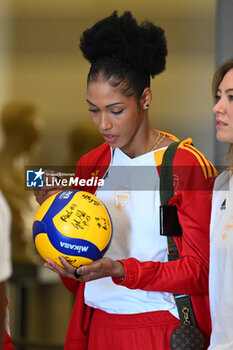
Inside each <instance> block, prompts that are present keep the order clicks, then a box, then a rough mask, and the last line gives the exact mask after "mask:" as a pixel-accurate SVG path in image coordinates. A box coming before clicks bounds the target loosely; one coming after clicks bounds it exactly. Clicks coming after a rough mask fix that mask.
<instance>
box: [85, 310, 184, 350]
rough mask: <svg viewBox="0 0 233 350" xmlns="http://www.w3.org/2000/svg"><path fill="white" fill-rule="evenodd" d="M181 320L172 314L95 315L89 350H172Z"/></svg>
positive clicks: (99, 311)
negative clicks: (173, 337) (173, 336)
mask: <svg viewBox="0 0 233 350" xmlns="http://www.w3.org/2000/svg"><path fill="white" fill-rule="evenodd" d="M178 326H180V321H179V320H178V319H177V318H176V317H174V316H173V315H172V314H171V313H170V312H168V311H154V312H146V313H140V314H133V315H115V314H108V313H106V312H104V311H101V310H98V309H96V310H95V311H94V314H93V316H92V320H91V325H90V334H89V342H88V350H170V349H171V347H170V337H171V334H172V332H173V330H174V329H175V328H176V327H178Z"/></svg>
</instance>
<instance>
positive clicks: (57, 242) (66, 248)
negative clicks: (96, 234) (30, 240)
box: [33, 221, 103, 260]
mask: <svg viewBox="0 0 233 350" xmlns="http://www.w3.org/2000/svg"><path fill="white" fill-rule="evenodd" d="M45 227H46V231H45V230H44V229H45ZM40 230H41V232H39V231H40ZM34 231H35V233H34ZM39 233H47V236H48V239H49V241H50V242H51V244H52V245H53V247H54V248H55V249H56V250H57V251H58V252H60V253H62V254H65V255H70V256H82V257H85V258H89V259H91V260H96V259H99V258H101V257H102V256H103V252H101V251H100V250H99V249H98V248H97V247H96V246H95V245H94V244H93V243H91V242H89V241H86V240H84V239H79V238H72V237H67V236H64V235H63V234H61V233H60V232H59V231H58V230H57V229H56V227H55V226H54V225H53V223H52V222H49V223H47V224H44V223H43V222H40V221H35V222H34V224H33V236H34V239H35V237H36V236H37V235H38V234H39Z"/></svg>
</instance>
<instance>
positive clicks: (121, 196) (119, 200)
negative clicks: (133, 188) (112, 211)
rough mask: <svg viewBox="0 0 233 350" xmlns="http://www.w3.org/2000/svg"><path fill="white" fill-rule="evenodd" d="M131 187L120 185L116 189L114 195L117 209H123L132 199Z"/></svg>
mask: <svg viewBox="0 0 233 350" xmlns="http://www.w3.org/2000/svg"><path fill="white" fill-rule="evenodd" d="M130 194H131V192H130V189H129V188H126V187H124V186H120V187H118V188H117V189H116V191H115V195H114V204H115V207H116V209H117V210H119V211H121V210H123V209H124V208H125V207H126V205H127V204H128V202H129V200H130Z"/></svg>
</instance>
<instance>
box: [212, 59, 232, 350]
mask: <svg viewBox="0 0 233 350" xmlns="http://www.w3.org/2000/svg"><path fill="white" fill-rule="evenodd" d="M212 86H213V94H214V97H215V102H216V104H215V106H214V107H213V111H214V113H215V115H216V128H217V139H218V141H221V142H228V143H229V149H228V152H227V156H226V161H227V163H228V168H227V170H225V171H224V172H222V173H221V174H220V175H219V176H218V178H217V180H216V182H215V187H214V193H213V200H212V215H211V225H210V277H209V293H210V307H211V319H212V334H211V343H210V347H209V350H210V349H211V350H213V349H215V350H217V349H222V350H223V349H224V350H232V349H233V314H232V311H233V298H232V290H233V253H232V250H233V176H232V174H233V59H231V60H229V61H227V62H225V63H224V64H223V65H222V66H221V67H219V68H218V70H217V71H216V73H215V75H214V78H213V85H212Z"/></svg>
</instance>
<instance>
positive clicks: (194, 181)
mask: <svg viewBox="0 0 233 350" xmlns="http://www.w3.org/2000/svg"><path fill="white" fill-rule="evenodd" d="M166 135H168V136H169V137H171V139H173V140H177V138H175V137H174V136H172V135H169V134H166ZM191 142H192V140H191V139H187V140H185V141H183V142H182V143H181V144H180V145H179V148H178V149H177V151H176V154H175V157H174V161H173V179H174V188H175V195H174V197H173V198H172V199H171V200H170V202H169V204H171V205H176V206H177V208H178V216H179V221H180V224H181V227H182V231H183V236H182V237H174V239H175V242H176V244H177V247H178V250H179V255H180V259H178V260H176V261H173V262H155V261H148V262H140V261H138V260H136V259H134V258H129V259H124V260H121V262H122V263H123V264H124V267H125V279H124V281H123V282H122V281H121V280H119V279H113V282H114V283H117V284H121V285H123V286H125V287H127V288H131V289H142V290H146V291H162V292H169V293H177V294H189V295H190V297H191V301H192V305H193V310H194V314H195V317H196V321H197V326H198V328H199V329H200V330H201V331H202V333H203V334H204V337H205V343H206V346H205V348H207V347H208V344H209V336H210V332H211V322H210V313H209V300H208V268H209V221H210V210H211V193H212V183H213V181H210V180H211V179H212V180H213V178H214V177H215V175H216V172H215V169H214V168H213V166H212V164H211V163H209V162H208V161H207V159H206V158H205V157H204V155H203V154H202V153H200V152H199V151H198V150H197V149H195V148H194V147H193V146H192V145H191ZM164 152H165V150H164V149H161V150H158V151H157V152H155V164H156V165H157V167H158V172H159V173H160V166H161V163H162V158H163V154H164ZM111 156H112V154H111V148H110V146H109V145H108V144H107V143H105V144H103V145H101V146H100V147H98V148H96V149H94V150H93V151H91V152H89V153H88V154H86V155H85V156H83V157H82V158H81V159H80V161H79V162H78V165H77V168H76V174H75V175H76V176H79V178H80V179H81V178H85V179H87V178H90V177H91V176H98V177H99V178H103V176H104V175H105V173H106V171H107V169H108V167H109V164H110V162H111ZM78 189H80V190H85V191H88V192H91V193H93V194H94V193H95V191H96V188H84V187H82V188H78ZM62 280H63V283H64V285H65V286H66V287H67V288H68V289H69V290H70V291H71V292H72V293H74V294H76V300H75V304H74V308H73V311H72V315H71V319H70V323H69V327H68V331H67V336H66V342H65V346H64V349H65V350H86V349H87V339H88V330H89V323H90V319H91V315H92V309H91V308H90V307H89V306H87V305H85V303H84V287H85V284H84V283H79V282H78V281H75V280H74V279H69V278H64V277H63V278H62Z"/></svg>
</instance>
